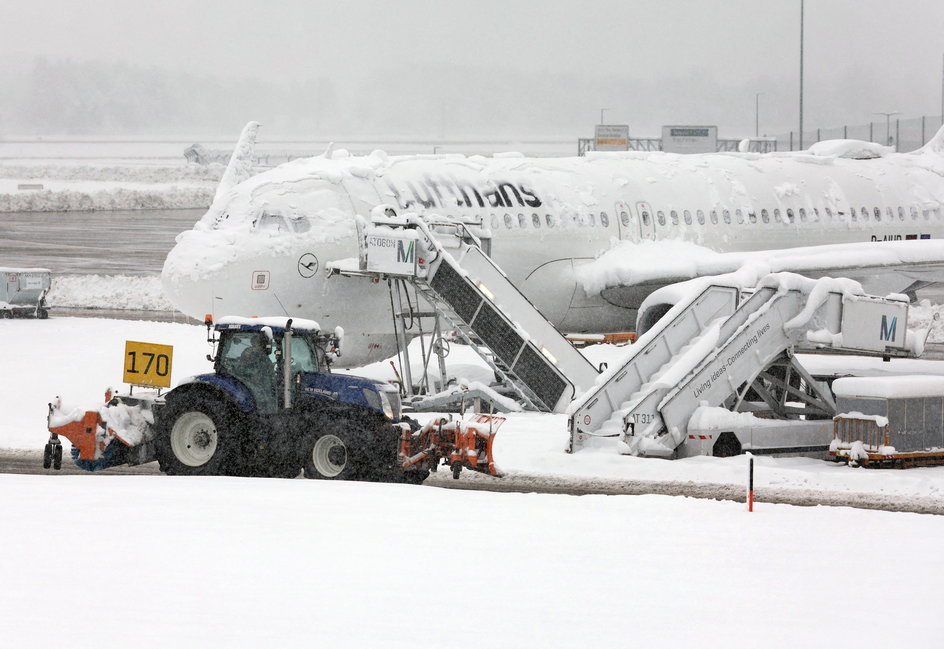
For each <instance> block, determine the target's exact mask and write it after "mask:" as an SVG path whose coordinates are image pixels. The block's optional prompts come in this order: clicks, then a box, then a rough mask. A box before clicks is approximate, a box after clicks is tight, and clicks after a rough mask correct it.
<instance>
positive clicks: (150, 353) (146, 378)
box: [124, 340, 174, 388]
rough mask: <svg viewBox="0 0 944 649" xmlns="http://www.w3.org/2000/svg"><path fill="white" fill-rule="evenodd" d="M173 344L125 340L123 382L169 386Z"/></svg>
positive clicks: (161, 386) (158, 386)
mask: <svg viewBox="0 0 944 649" xmlns="http://www.w3.org/2000/svg"><path fill="white" fill-rule="evenodd" d="M173 360H174V347H173V345H155V344H153V343H142V342H136V341H134V340H127V341H125V378H124V381H125V383H130V384H131V385H147V386H152V387H156V388H169V387H170V374H171V366H172V363H173Z"/></svg>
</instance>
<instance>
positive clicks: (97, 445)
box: [49, 407, 105, 460]
mask: <svg viewBox="0 0 944 649" xmlns="http://www.w3.org/2000/svg"><path fill="white" fill-rule="evenodd" d="M50 411H52V408H51V407H50ZM101 423H102V416H101V415H100V414H99V413H98V411H97V410H88V411H86V412H85V414H84V415H82V418H81V419H78V420H74V421H69V422H66V423H64V424H62V425H60V426H53V425H50V426H49V432H50V433H52V434H53V435H59V436H61V437H65V438H66V439H68V440H69V441H70V442H72V446H74V447H75V448H77V449H79V457H80V458H81V459H83V460H95V459H97V458H98V457H99V456H100V455H101V452H102V451H104V450H105V442H104V441H103V440H101V439H100V437H101V436H100V435H99V434H98V428H99V426H100V425H101Z"/></svg>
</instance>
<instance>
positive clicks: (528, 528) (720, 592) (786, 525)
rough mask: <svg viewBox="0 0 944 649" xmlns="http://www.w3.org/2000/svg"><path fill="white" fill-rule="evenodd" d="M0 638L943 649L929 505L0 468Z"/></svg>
mask: <svg viewBox="0 0 944 649" xmlns="http://www.w3.org/2000/svg"><path fill="white" fill-rule="evenodd" d="M0 489H2V493H3V496H4V497H3V498H2V499H0V520H2V521H3V532H2V534H0V539H2V547H3V551H2V552H0V575H2V580H3V587H2V588H0V610H3V617H4V620H5V622H4V625H3V633H2V642H0V644H3V645H4V646H9V647H18V648H25V647H48V646H51V645H54V646H65V647H89V648H90V649H104V648H108V647H220V648H225V649H236V648H240V647H288V646H313V647H332V648H336V649H343V648H348V647H350V648H352V649H362V648H364V647H384V648H394V647H410V648H413V647H417V646H422V647H437V648H439V647H444V648H445V647H494V648H509V649H512V648H513V649H518V648H521V647H535V648H540V649H551V648H556V647H561V648H566V649H573V648H574V647H600V648H609V647H612V648H618V647H619V648H622V647H634V646H641V647H648V648H659V647H666V648H673V649H675V648H678V647H698V648H699V649H707V648H713V647H718V648H720V649H740V648H748V647H764V648H765V649H777V648H780V647H783V648H790V649H794V648H796V647H804V648H814V647H829V648H833V647H841V646H853V645H854V646H856V647H909V649H925V648H928V649H930V648H937V647H939V646H940V638H941V632H942V631H944V623H942V617H941V614H940V612H941V609H942V606H944V591H942V589H941V587H940V584H941V579H942V577H944V557H942V555H941V552H940V539H941V535H942V533H944V519H942V518H941V517H935V516H921V515H917V514H891V513H886V512H863V511H859V510H853V509H848V508H824V507H819V508H800V507H790V506H786V505H765V506H762V507H759V508H758V510H757V511H756V512H755V513H754V514H748V513H747V512H746V511H745V510H744V508H743V505H740V504H737V503H731V502H714V501H698V500H692V499H686V498H671V497H666V496H632V497H631V496H581V497H576V496H557V495H540V494H494V493H484V492H460V491H454V490H443V489H434V488H429V487H414V486H406V485H388V484H364V483H331V482H320V481H312V480H252V479H235V478H214V479H196V478H165V477H151V476H112V477H106V476H72V477H68V476H65V477H59V478H52V477H48V476H18V475H3V476H0Z"/></svg>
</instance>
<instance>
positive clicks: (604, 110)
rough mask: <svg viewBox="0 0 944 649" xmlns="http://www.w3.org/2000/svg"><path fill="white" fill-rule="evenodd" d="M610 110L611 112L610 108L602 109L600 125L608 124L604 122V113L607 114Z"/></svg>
mask: <svg viewBox="0 0 944 649" xmlns="http://www.w3.org/2000/svg"><path fill="white" fill-rule="evenodd" d="M608 110H610V109H609V108H601V109H600V123H601V124H606V122H605V121H603V113H605V112H606V111H608Z"/></svg>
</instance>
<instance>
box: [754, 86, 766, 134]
mask: <svg viewBox="0 0 944 649" xmlns="http://www.w3.org/2000/svg"><path fill="white" fill-rule="evenodd" d="M762 94H764V93H762V92H755V93H754V137H760V96H761V95H762Z"/></svg>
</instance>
